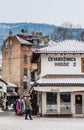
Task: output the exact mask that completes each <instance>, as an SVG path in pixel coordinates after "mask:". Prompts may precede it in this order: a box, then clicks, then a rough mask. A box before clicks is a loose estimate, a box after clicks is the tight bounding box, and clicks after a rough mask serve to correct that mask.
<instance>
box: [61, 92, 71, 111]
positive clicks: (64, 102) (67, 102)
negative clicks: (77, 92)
mask: <svg viewBox="0 0 84 130" xmlns="http://www.w3.org/2000/svg"><path fill="white" fill-rule="evenodd" d="M60 112H61V113H70V112H71V93H69V92H62V93H60Z"/></svg>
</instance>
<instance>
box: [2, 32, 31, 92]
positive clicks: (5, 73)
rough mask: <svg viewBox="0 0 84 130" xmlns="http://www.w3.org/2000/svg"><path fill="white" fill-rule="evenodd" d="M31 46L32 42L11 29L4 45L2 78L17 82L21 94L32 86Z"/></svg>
mask: <svg viewBox="0 0 84 130" xmlns="http://www.w3.org/2000/svg"><path fill="white" fill-rule="evenodd" d="M25 36H26V34H25ZM31 46H32V43H31V42H29V41H27V40H25V39H24V37H22V36H19V35H14V36H13V34H12V32H11V31H10V32H9V36H8V38H7V39H6V40H5V42H4V44H3V46H2V79H4V80H5V81H8V82H12V83H14V84H16V85H17V86H18V92H19V94H23V92H24V91H25V90H29V87H30V70H31Z"/></svg>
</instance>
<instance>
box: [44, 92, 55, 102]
mask: <svg viewBox="0 0 84 130" xmlns="http://www.w3.org/2000/svg"><path fill="white" fill-rule="evenodd" d="M46 103H47V104H56V103H57V94H56V93H51V92H47V93H46Z"/></svg>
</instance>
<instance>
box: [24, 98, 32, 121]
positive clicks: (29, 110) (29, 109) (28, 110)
mask: <svg viewBox="0 0 84 130" xmlns="http://www.w3.org/2000/svg"><path fill="white" fill-rule="evenodd" d="M30 100H31V98H30V96H27V98H26V100H25V109H26V110H25V119H26V120H27V119H28V115H29V118H30V120H33V119H32V106H31V102H30Z"/></svg>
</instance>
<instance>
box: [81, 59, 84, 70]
mask: <svg viewBox="0 0 84 130" xmlns="http://www.w3.org/2000/svg"><path fill="white" fill-rule="evenodd" d="M81 72H83V73H84V58H81Z"/></svg>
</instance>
